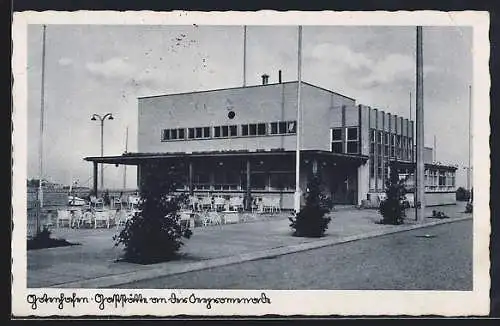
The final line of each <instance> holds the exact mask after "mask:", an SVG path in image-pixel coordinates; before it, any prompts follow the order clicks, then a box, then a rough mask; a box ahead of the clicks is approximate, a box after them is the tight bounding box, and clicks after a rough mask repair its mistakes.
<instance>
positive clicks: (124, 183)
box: [123, 126, 128, 191]
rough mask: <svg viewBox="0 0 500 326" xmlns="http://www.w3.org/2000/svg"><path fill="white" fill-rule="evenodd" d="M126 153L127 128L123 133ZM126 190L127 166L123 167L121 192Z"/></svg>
mask: <svg viewBox="0 0 500 326" xmlns="http://www.w3.org/2000/svg"><path fill="white" fill-rule="evenodd" d="M127 151H128V126H127V129H126V131H125V153H127ZM126 189H127V165H123V190H124V191H125V190H126Z"/></svg>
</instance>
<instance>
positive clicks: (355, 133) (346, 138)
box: [330, 127, 359, 154]
mask: <svg viewBox="0 0 500 326" xmlns="http://www.w3.org/2000/svg"><path fill="white" fill-rule="evenodd" d="M330 138H331V151H332V152H334V153H348V154H358V153H359V128H358V127H344V128H332V129H331V135H330Z"/></svg>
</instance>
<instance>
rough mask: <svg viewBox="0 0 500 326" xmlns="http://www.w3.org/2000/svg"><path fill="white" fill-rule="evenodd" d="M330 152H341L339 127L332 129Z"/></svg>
mask: <svg viewBox="0 0 500 326" xmlns="http://www.w3.org/2000/svg"><path fill="white" fill-rule="evenodd" d="M332 152H334V153H343V152H344V149H343V145H342V129H341V128H333V129H332Z"/></svg>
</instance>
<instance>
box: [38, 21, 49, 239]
mask: <svg viewBox="0 0 500 326" xmlns="http://www.w3.org/2000/svg"><path fill="white" fill-rule="evenodd" d="M46 28H47V27H46V26H45V25H43V39H42V85H41V94H40V136H39V138H38V142H39V147H38V150H39V153H38V155H39V169H40V170H39V180H38V201H39V204H40V209H41V208H43V185H42V183H43V182H42V179H43V125H44V121H43V120H44V105H45V103H44V101H45V34H46V31H45V30H46ZM36 230H37V234H38V233H39V232H40V214H37V220H36Z"/></svg>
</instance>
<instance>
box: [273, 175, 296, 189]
mask: <svg viewBox="0 0 500 326" xmlns="http://www.w3.org/2000/svg"><path fill="white" fill-rule="evenodd" d="M269 178H270V186H271V188H272V189H279V190H292V189H295V174H294V173H272V174H271V175H270V176H269Z"/></svg>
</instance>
